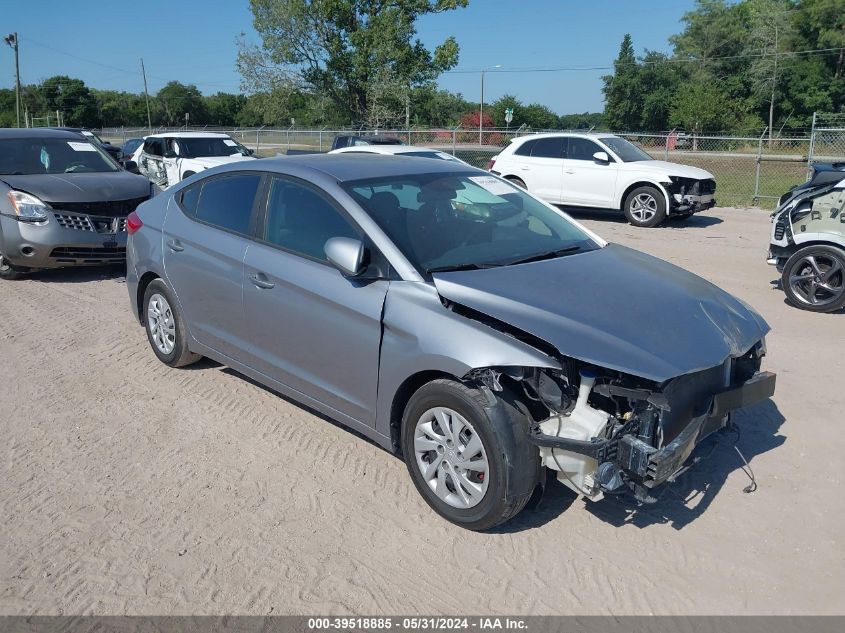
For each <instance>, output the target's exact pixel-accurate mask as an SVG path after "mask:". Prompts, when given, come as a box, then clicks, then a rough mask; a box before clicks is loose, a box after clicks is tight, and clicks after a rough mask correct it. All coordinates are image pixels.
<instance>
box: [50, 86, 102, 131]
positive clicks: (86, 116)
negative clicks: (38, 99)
mask: <svg viewBox="0 0 845 633" xmlns="http://www.w3.org/2000/svg"><path fill="white" fill-rule="evenodd" d="M40 92H41V94H42V96H43V103H44V109H45V110H46V111H47V112H54V111H55V110H59V111H61V113H62V119H63V120H64V123H65V124H66V125H68V126H74V127H76V126H79V127H96V126H97V125H99V122H100V121H99V117H98V115H97V102H96V99H94V96H93V95H92V94H91V91H90V90H89V89H88V87H87V86H86V85H85V82H83V81H82V80H81V79H72V78H70V77H67V76H65V75H56V76H55V77H50V78H49V79H46V80H44V81H43V82H42V83H41V87H40Z"/></svg>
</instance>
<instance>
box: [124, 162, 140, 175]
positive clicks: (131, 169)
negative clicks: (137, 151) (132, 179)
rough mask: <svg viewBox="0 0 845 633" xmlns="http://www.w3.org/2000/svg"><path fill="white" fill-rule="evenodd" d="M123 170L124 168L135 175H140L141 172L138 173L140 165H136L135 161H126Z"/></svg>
mask: <svg viewBox="0 0 845 633" xmlns="http://www.w3.org/2000/svg"><path fill="white" fill-rule="evenodd" d="M123 168H124V169H125V170H126V171H128V172H130V173H133V174H138V173H140V172H139V171H138V163H136V162H135V161H134V160H126V161H123Z"/></svg>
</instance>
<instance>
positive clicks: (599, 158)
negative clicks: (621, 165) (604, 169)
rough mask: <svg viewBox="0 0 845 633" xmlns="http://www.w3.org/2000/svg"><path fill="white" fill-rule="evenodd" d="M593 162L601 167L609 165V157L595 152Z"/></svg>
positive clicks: (603, 153)
mask: <svg viewBox="0 0 845 633" xmlns="http://www.w3.org/2000/svg"><path fill="white" fill-rule="evenodd" d="M593 160H594V161H596V162H597V163H601V164H603V165H608V164H610V156H608V155H607V152H596V153H595V154H593Z"/></svg>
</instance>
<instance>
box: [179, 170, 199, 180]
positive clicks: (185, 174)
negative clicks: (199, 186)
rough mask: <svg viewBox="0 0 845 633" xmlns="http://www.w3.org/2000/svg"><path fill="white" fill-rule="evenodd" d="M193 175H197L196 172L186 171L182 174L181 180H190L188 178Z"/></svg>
mask: <svg viewBox="0 0 845 633" xmlns="http://www.w3.org/2000/svg"><path fill="white" fill-rule="evenodd" d="M195 173H197V172H195V171H186V172H185V173H184V174H182V180H185V178H190V177H191V176H193V175H194V174H195Z"/></svg>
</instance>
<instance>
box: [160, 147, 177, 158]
mask: <svg viewBox="0 0 845 633" xmlns="http://www.w3.org/2000/svg"><path fill="white" fill-rule="evenodd" d="M163 158H176V152H174V151H173V150H172V149H169V150H167V151H166V152H164V156H163Z"/></svg>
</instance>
